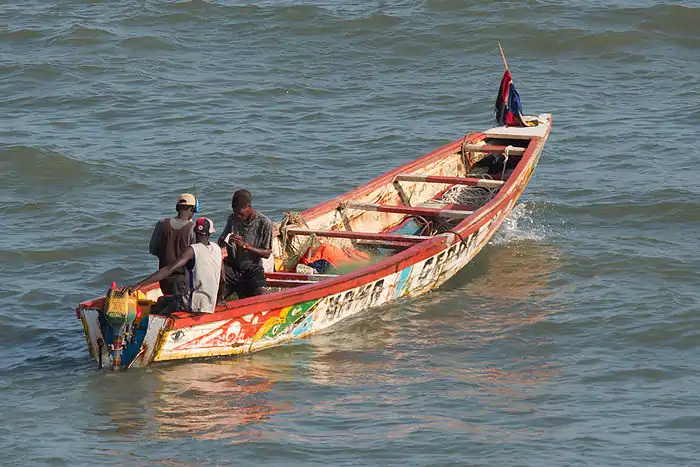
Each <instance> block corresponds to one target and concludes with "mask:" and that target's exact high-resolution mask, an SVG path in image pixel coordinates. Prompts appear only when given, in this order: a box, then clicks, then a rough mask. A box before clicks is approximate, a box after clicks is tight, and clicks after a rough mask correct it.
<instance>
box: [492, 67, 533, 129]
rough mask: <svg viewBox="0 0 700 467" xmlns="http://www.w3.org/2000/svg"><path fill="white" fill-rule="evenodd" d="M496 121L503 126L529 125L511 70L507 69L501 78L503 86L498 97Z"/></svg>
mask: <svg viewBox="0 0 700 467" xmlns="http://www.w3.org/2000/svg"><path fill="white" fill-rule="evenodd" d="M495 111H496V121H497V122H498V124H499V125H502V126H529V125H528V123H527V122H526V121H525V119H524V118H523V105H522V104H521V103H520V95H519V94H518V91H516V90H515V85H514V84H513V78H512V77H511V76H510V71H508V69H506V71H505V73H503V78H501V88H500V89H499V90H498V97H497V98H496V107H495Z"/></svg>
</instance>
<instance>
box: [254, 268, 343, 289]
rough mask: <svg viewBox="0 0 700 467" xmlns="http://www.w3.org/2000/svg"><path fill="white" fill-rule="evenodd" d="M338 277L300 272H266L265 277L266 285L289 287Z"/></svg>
mask: <svg viewBox="0 0 700 467" xmlns="http://www.w3.org/2000/svg"><path fill="white" fill-rule="evenodd" d="M333 277H338V276H337V275H335V274H301V273H298V272H267V273H265V279H266V281H267V286H268V287H281V288H291V287H299V286H301V285H308V284H316V283H318V282H321V281H324V280H327V279H332V278H333Z"/></svg>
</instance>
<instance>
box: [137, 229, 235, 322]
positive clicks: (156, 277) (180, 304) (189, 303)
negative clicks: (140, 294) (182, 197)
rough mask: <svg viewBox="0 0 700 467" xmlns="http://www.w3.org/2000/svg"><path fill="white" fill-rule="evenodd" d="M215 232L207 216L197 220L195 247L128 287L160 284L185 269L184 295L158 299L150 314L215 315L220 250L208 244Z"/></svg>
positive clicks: (191, 246)
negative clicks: (185, 312)
mask: <svg viewBox="0 0 700 467" xmlns="http://www.w3.org/2000/svg"><path fill="white" fill-rule="evenodd" d="M215 232H216V230H215V229H214V222H212V220H211V219H207V218H206V217H200V218H199V219H197V222H195V224H194V233H195V237H196V242H195V243H194V244H192V245H189V246H188V247H187V249H186V250H185V252H184V253H183V254H182V255H181V256H180V257H179V258H177V260H176V261H175V262H174V263H173V264H171V265H170V266H166V267H163V268H160V269H158V271H156V272H154V273H153V274H151V275H150V276H148V277H147V278H145V279H144V280H142V281H141V282H139V283H138V284H136V285H135V286H133V287H127V288H128V289H139V288H141V287H143V286H145V285H148V284H152V283H154V282H158V281H162V280H163V279H165V278H167V277H169V276H171V275H172V274H173V273H175V271H177V270H178V269H180V268H184V269H185V271H186V274H185V275H186V281H187V282H186V283H187V289H186V290H185V292H184V293H183V294H177V295H167V296H163V297H161V298H160V299H158V302H157V303H156V304H155V305H154V306H153V309H152V310H151V313H152V314H154V315H169V314H171V313H172V312H174V311H187V312H190V313H214V308H215V307H216V299H217V292H218V291H219V280H220V278H221V248H220V247H219V245H217V244H216V243H213V242H210V241H209V236H210V235H211V234H213V233H215Z"/></svg>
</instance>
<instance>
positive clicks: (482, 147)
mask: <svg viewBox="0 0 700 467" xmlns="http://www.w3.org/2000/svg"><path fill="white" fill-rule="evenodd" d="M464 149H466V150H467V151H469V152H482V153H485V154H504V153H506V152H507V153H508V154H507V155H508V156H509V157H510V156H522V155H523V154H525V148H520V147H517V146H493V145H490V144H466V145H465V146H464Z"/></svg>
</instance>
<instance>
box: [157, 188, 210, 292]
mask: <svg viewBox="0 0 700 467" xmlns="http://www.w3.org/2000/svg"><path fill="white" fill-rule="evenodd" d="M175 210H176V211H177V216H175V217H171V218H165V219H161V220H159V221H158V222H157V223H156V226H155V228H154V229H153V233H152V234H151V241H150V243H149V245H148V251H149V253H151V254H152V255H153V256H157V257H158V268H163V267H166V266H169V265H171V264H173V263H174V262H175V260H176V259H177V258H178V257H179V256H180V255H181V254H182V253H183V252H184V251H185V250H187V247H188V246H190V245H191V244H192V243H195V242H196V239H195V235H194V231H193V230H192V227H193V226H194V224H193V223H192V216H193V215H194V213H195V212H197V211H198V203H197V199H196V198H195V197H194V196H193V195H191V194H189V193H182V194H181V195H180V196H178V197H177V202H176V204H175ZM186 289H187V282H186V281H185V269H184V268H180V269H179V270H177V271H175V272H174V273H173V274H172V275H171V276H170V277H168V278H166V279H163V280H162V281H161V282H160V290H161V292H163V295H183V294H184V293H185V290H186Z"/></svg>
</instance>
